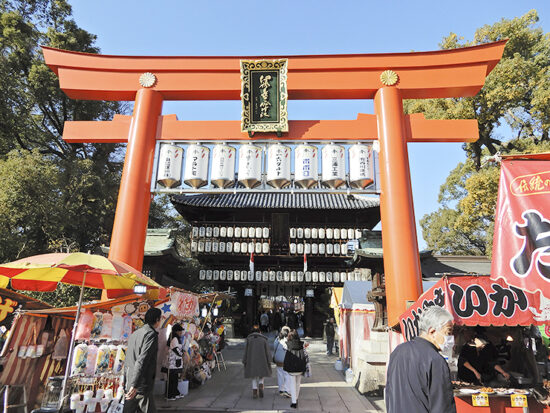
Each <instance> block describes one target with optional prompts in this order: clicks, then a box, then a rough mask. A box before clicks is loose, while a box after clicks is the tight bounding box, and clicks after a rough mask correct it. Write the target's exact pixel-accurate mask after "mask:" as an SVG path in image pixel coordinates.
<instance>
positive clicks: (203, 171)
mask: <svg viewBox="0 0 550 413" xmlns="http://www.w3.org/2000/svg"><path fill="white" fill-rule="evenodd" d="M209 158H210V149H208V148H207V147H206V146H202V145H196V144H192V145H189V147H188V148H187V154H186V156H185V172H184V174H183V179H184V182H185V183H186V184H187V185H189V186H190V187H192V188H195V189H197V188H200V187H203V186H204V185H206V184H207V183H208V161H209Z"/></svg>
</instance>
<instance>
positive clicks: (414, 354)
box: [386, 306, 456, 413]
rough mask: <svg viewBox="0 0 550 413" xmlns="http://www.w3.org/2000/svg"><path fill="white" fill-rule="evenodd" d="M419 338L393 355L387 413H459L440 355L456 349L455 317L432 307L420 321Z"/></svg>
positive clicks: (389, 368) (387, 395)
mask: <svg viewBox="0 0 550 413" xmlns="http://www.w3.org/2000/svg"><path fill="white" fill-rule="evenodd" d="M418 330H419V333H420V336H419V337H415V338H414V339H412V340H411V341H408V342H406V343H403V344H400V345H398V346H397V347H396V348H395V350H394V351H393V353H392V354H391V355H390V363H389V365H388V374H387V380H386V410H387V412H388V413H403V412H407V413H456V406H455V401H454V396H453V388H452V384H451V377H450V372H449V366H448V365H447V362H446V361H445V359H444V358H443V357H442V356H441V354H439V351H443V352H447V351H449V350H450V349H452V347H453V345H454V337H453V336H452V332H453V317H452V315H451V314H449V312H448V311H447V310H445V309H444V308H441V307H437V306H434V307H429V308H427V309H426V310H424V312H423V313H422V315H421V316H420V319H419V320H418Z"/></svg>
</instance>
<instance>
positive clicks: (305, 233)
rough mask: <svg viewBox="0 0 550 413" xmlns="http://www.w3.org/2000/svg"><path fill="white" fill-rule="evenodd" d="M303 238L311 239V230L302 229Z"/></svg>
mask: <svg viewBox="0 0 550 413" xmlns="http://www.w3.org/2000/svg"><path fill="white" fill-rule="evenodd" d="M304 238H311V228H304Z"/></svg>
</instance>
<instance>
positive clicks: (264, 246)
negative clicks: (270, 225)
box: [262, 242, 269, 254]
mask: <svg viewBox="0 0 550 413" xmlns="http://www.w3.org/2000/svg"><path fill="white" fill-rule="evenodd" d="M262 254H269V243H268V242H264V243H263V244H262Z"/></svg>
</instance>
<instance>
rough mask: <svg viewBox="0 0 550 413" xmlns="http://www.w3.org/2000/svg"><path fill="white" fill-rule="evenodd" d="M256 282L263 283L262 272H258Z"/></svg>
mask: <svg viewBox="0 0 550 413" xmlns="http://www.w3.org/2000/svg"><path fill="white" fill-rule="evenodd" d="M256 281H262V272H261V271H256Z"/></svg>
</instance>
